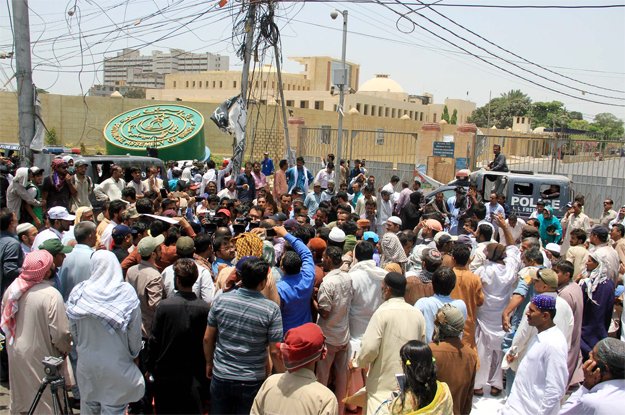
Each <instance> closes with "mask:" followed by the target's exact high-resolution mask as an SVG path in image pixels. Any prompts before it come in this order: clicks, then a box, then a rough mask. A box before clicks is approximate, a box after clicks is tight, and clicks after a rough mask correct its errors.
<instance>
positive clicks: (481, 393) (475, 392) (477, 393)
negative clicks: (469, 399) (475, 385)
mask: <svg viewBox="0 0 625 415" xmlns="http://www.w3.org/2000/svg"><path fill="white" fill-rule="evenodd" d="M473 395H475V396H484V388H479V389H473Z"/></svg>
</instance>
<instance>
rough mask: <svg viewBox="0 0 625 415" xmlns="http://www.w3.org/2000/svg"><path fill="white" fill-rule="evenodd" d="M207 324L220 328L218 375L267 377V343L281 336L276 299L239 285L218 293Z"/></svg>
mask: <svg viewBox="0 0 625 415" xmlns="http://www.w3.org/2000/svg"><path fill="white" fill-rule="evenodd" d="M309 308H310V307H309ZM208 325H209V326H210V327H215V328H217V342H216V344H215V354H214V367H213V374H214V376H215V377H217V378H219V379H227V380H237V381H248V382H249V381H262V380H263V379H265V377H266V374H265V361H266V359H267V346H268V345H269V343H277V342H279V341H281V340H282V319H281V317H280V309H279V308H278V305H277V304H276V303H274V302H273V301H270V300H268V299H266V298H265V297H264V296H263V295H262V294H261V293H259V292H258V291H254V290H250V289H247V288H239V289H238V290H234V291H230V292H227V293H224V294H222V295H220V296H219V297H217V299H216V300H215V301H214V302H213V305H212V307H211V309H210V312H209V313H208Z"/></svg>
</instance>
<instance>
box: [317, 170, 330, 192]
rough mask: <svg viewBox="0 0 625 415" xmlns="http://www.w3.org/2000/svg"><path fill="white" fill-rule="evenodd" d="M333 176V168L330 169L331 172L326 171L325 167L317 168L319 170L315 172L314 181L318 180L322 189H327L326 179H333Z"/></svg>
mask: <svg viewBox="0 0 625 415" xmlns="http://www.w3.org/2000/svg"><path fill="white" fill-rule="evenodd" d="M334 176H335V174H334V170H332V172H331V173H328V170H327V169H323V170H319V172H318V173H317V176H315V181H316V182H319V184H320V185H321V188H322V189H327V188H328V180H332V181H335V180H334Z"/></svg>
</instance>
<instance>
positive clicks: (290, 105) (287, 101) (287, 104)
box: [286, 99, 295, 107]
mask: <svg viewBox="0 0 625 415" xmlns="http://www.w3.org/2000/svg"><path fill="white" fill-rule="evenodd" d="M286 106H287V107H294V106H295V101H293V100H292V99H287V100H286Z"/></svg>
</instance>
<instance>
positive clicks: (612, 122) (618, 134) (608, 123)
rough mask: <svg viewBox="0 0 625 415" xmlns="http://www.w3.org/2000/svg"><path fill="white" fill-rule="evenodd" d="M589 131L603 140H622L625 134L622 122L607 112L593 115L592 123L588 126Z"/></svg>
mask: <svg viewBox="0 0 625 415" xmlns="http://www.w3.org/2000/svg"><path fill="white" fill-rule="evenodd" d="M590 130H591V131H594V132H596V133H598V134H599V135H601V136H602V137H604V138H623V134H625V129H624V128H623V120H621V119H619V118H617V117H616V115H614V114H610V113H609V112H602V113H600V114H597V115H595V118H594V122H593V123H592V124H590Z"/></svg>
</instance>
